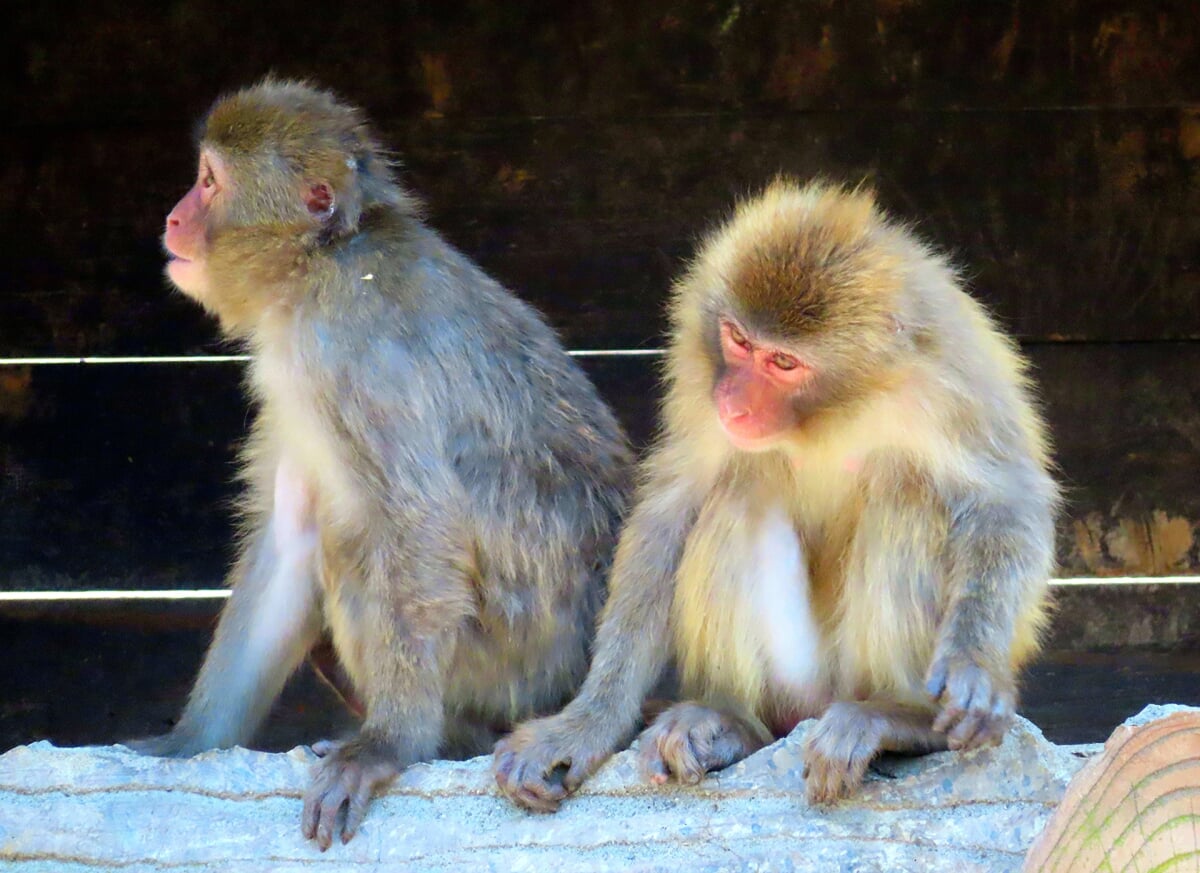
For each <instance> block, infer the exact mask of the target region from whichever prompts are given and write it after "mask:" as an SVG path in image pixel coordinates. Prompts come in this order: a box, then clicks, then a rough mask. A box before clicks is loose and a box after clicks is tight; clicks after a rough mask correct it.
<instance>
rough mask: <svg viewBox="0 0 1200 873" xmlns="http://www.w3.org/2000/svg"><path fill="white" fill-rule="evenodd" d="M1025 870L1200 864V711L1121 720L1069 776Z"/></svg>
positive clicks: (1190, 867) (1084, 871) (1189, 867)
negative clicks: (1099, 749) (1100, 748)
mask: <svg viewBox="0 0 1200 873" xmlns="http://www.w3.org/2000/svg"><path fill="white" fill-rule="evenodd" d="M1024 870H1025V871H1027V873H1034V871H1036V873H1093V871H1097V873H1098V871H1120V870H1128V871H1131V873H1133V871H1164V873H1165V871H1177V873H1183V871H1200V713H1197V712H1178V713H1175V714H1173V715H1169V716H1167V717H1166V718H1162V719H1159V720H1157V721H1152V722H1150V723H1148V724H1144V725H1139V726H1136V727H1130V726H1128V725H1122V726H1121V727H1119V728H1117V729H1116V730H1115V731H1114V732H1113V735H1112V736H1111V737H1109V738H1108V742H1106V743H1105V744H1104V753H1103V754H1102V755H1101V756H1100V757H1098V758H1097V759H1096V760H1094V761H1092V762H1091V763H1089V764H1088V765H1087V766H1086V767H1085V768H1084V769H1082V770H1080V771H1079V773H1078V774H1076V776H1075V778H1074V779H1072V780H1071V784H1070V785H1069V786H1068V787H1067V793H1066V796H1065V797H1064V798H1063V802H1062V803H1061V804H1060V805H1059V807H1058V809H1057V810H1056V811H1055V813H1054V815H1053V817H1051V819H1050V822H1049V823H1048V824H1047V825H1046V829H1045V830H1044V831H1043V832H1042V833H1041V835H1040V836H1039V837H1038V838H1037V840H1036V841H1035V842H1034V844H1033V847H1032V848H1031V849H1030V850H1029V854H1028V856H1027V857H1026V859H1025V867H1024Z"/></svg>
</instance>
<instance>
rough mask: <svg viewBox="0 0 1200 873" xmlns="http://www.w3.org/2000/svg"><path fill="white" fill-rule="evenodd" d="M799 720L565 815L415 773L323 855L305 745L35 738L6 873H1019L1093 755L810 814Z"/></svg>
mask: <svg viewBox="0 0 1200 873" xmlns="http://www.w3.org/2000/svg"><path fill="white" fill-rule="evenodd" d="M807 727H808V725H807V724H806V725H801V726H800V727H799V728H798V729H797V730H796V731H795V732H793V734H792V735H791V736H789V737H787V738H786V739H783V740H780V741H779V742H777V743H775V744H774V745H772V746H769V747H767V748H765V749H763V750H762V751H760V752H759V753H758V754H756V755H753V756H751V757H750V758H748V759H747V760H745V761H743V762H742V763H741V764H738V765H736V766H734V767H732V768H730V769H729V770H727V771H724V772H722V773H720V774H718V775H715V776H713V777H711V778H709V779H708V780H706V781H705V782H703V783H702V784H700V785H699V786H696V787H694V788H681V787H677V786H670V787H667V788H653V787H651V786H648V785H646V784H643V783H642V781H641V780H640V779H639V778H638V775H637V771H636V767H635V761H634V758H633V753H631V752H624V753H622V754H619V755H617V756H615V757H614V758H613V759H612V760H611V761H610V762H609V763H608V764H607V765H606V766H605V767H604V768H603V769H602V770H601V771H600V772H599V773H598V774H597V775H596V776H595V777H594V778H593V779H592V780H591V781H590V782H589V783H588V784H587V785H586V786H585V788H584V789H583V790H582V791H581V792H580V793H579V795H578V796H576V797H574V798H573V799H571V800H570V801H568V802H567V803H566V804H564V807H563V809H562V810H561V811H560V812H559V813H558V814H556V815H554V816H537V815H531V814H528V813H525V812H522V811H520V810H518V809H516V808H515V807H513V806H512V805H510V804H509V803H508V802H507V801H505V800H504V799H503V798H502V797H500V796H499V795H498V794H497V791H496V789H495V786H494V783H493V781H492V777H491V773H490V770H489V765H490V759H488V758H476V759H474V760H471V761H462V762H450V761H435V762H433V763H430V764H423V765H418V766H415V767H412V768H410V769H409V770H408V771H406V772H405V773H404V774H403V775H402V776H401V777H400V778H399V779H397V780H396V782H395V783H394V784H393V785H392V787H391V788H390V790H389V791H388V792H387V793H386V794H385V795H383V796H381V797H378V798H376V800H375V801H374V802H373V804H372V806H371V809H370V810H369V812H368V815H367V821H366V824H365V825H364V826H363V828H362V830H361V831H360V833H359V834H358V836H357V837H356V838H355V839H354V840H353V841H352V842H351V843H350V844H349V845H345V846H343V845H340V844H337V843H335V845H334V846H333V848H331V849H330V850H329V851H328V852H327V853H325V854H322V853H321V852H319V851H318V850H317V849H316V847H315V846H314V845H312V844H310V843H308V842H307V841H305V840H304V839H303V838H302V837H301V836H300V830H299V820H300V804H301V800H300V798H301V796H302V793H303V791H304V788H305V786H306V785H307V784H308V772H309V767H310V765H311V764H312V762H313V760H314V757H313V755H312V753H311V752H310V751H309V750H307V749H304V748H298V749H294V750H292V751H291V752H288V753H287V754H268V753H264V752H253V751H248V750H246V749H233V750H230V751H224V752H210V753H206V754H203V755H199V756H197V757H195V758H192V759H189V760H159V759H153V758H143V757H139V756H137V755H134V754H133V753H131V752H129V751H128V750H126V749H124V748H123V747H120V746H109V747H93V748H79V749H59V748H55V747H54V746H52V745H50V744H49V743H35V744H33V745H30V746H20V747H18V748H15V749H13V750H11V751H9V752H7V753H6V754H4V755H0V867H3V868H4V869H12V870H21V871H31V873H32V871H55V873H79V871H91V870H97V869H104V870H107V869H119V870H123V871H131V873H136V871H142V870H156V869H169V870H174V871H184V873H193V871H195V873H200V871H214V873H215V871H221V873H231V871H263V870H271V871H299V870H314V869H320V870H363V869H377V868H383V869H420V870H424V871H447V873H448V871H456V873H457V871H470V870H538V871H546V870H572V871H617V870H620V871H640V870H646V871H649V870H669V871H672V873H678V871H682V870H687V871H689V873H690V871H725V870H729V871H734V870H756V871H768V870H795V869H803V870H817V871H825V870H828V871H840V870H848V869H853V870H857V871H874V870H879V871H885V870H886V871H894V870H928V871H953V873H968V871H988V873H996V871H1005V870H1018V869H1020V867H1021V862H1022V858H1023V857H1024V855H1025V852H1026V851H1027V850H1028V848H1029V846H1030V844H1031V842H1032V841H1033V839H1034V837H1035V836H1036V835H1037V834H1038V833H1039V832H1040V831H1041V829H1042V828H1043V827H1044V826H1045V824H1046V821H1047V819H1048V818H1049V816H1050V814H1051V812H1052V811H1053V810H1054V808H1055V806H1056V805H1057V804H1058V802H1059V801H1060V800H1061V798H1062V796H1063V793H1064V791H1065V789H1066V786H1067V783H1068V782H1069V781H1070V779H1071V777H1072V775H1073V774H1074V773H1075V772H1076V771H1077V770H1078V769H1079V768H1080V767H1081V766H1082V765H1083V763H1084V762H1085V760H1086V759H1087V758H1088V757H1089V756H1090V755H1091V754H1094V753H1095V751H1097V750H1098V748H1099V747H1089V748H1081V747H1060V746H1055V745H1054V744H1052V743H1050V742H1048V741H1047V740H1046V739H1045V738H1044V737H1043V736H1042V734H1041V732H1040V731H1039V730H1038V729H1037V728H1036V727H1035V726H1034V725H1032V724H1030V723H1029V722H1027V721H1023V720H1022V721H1019V722H1018V723H1017V725H1016V726H1015V727H1014V729H1013V730H1012V731H1011V732H1010V733H1009V736H1008V737H1007V739H1006V740H1005V742H1004V744H1003V745H1002V746H1000V747H999V748H996V749H990V750H985V751H980V752H974V753H970V754H963V755H960V754H954V753H944V754H937V755H930V756H928V757H925V758H919V759H900V758H888V759H884V760H883V761H881V762H880V764H879V766H878V767H877V768H876V769H875V770H874V771H873V772H872V773H871V775H870V777H869V780H868V782H867V783H866V785H865V786H864V790H863V791H862V792H861V794H859V795H858V796H857V797H856V798H854V799H853V800H851V801H847V802H844V803H842V804H841V805H839V806H837V807H835V808H833V809H820V810H818V809H810V808H809V807H808V805H807V804H806V803H805V801H804V780H803V777H802V775H801V774H802V771H803V762H802V758H801V748H802V744H803V737H804V733H805V731H806V730H807Z"/></svg>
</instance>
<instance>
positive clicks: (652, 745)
mask: <svg viewBox="0 0 1200 873" xmlns="http://www.w3.org/2000/svg"><path fill="white" fill-rule="evenodd" d="M638 762H639V766H640V769H641V771H642V775H643V776H644V777H645V778H646V779H647V780H649V781H650V782H653V783H655V784H656V785H662V784H664V783H665V782H667V781H668V780H669V779H670V778H671V777H672V776H674V777H675V778H676V779H677V780H679V781H680V782H682V783H683V784H685V785H695V784H696V783H697V782H699V781H700V780H701V779H703V778H704V774H705V773H706V772H707V769H706V768H705V765H704V763H703V762H702V761H701V760H700V755H699V754H698V753H697V749H696V746H695V744H694V743H693V741H692V737H691V736H690V732H689V731H688V730H687V729H686V727H685V726H683V725H680V724H678V723H675V722H673V721H672V720H669V719H668V721H667V723H666V724H663V720H662V719H660V720H659V722H657V723H656V724H655V725H654V726H653V727H651V728H649V729H648V730H647V731H646V732H645V733H643V734H642V741H641V752H640V754H639V755H638Z"/></svg>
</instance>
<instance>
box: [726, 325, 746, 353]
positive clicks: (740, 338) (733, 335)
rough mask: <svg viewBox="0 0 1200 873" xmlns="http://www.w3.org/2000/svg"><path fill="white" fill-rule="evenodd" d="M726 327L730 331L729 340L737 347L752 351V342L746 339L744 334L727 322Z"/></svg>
mask: <svg viewBox="0 0 1200 873" xmlns="http://www.w3.org/2000/svg"><path fill="white" fill-rule="evenodd" d="M725 327H726V329H727V330H728V331H729V338H730V339H731V340H732V341H733V344H734V345H735V346H739V347H740V348H743V349H746V350H747V351H749V350H750V340H748V339H746V335H745V334H744V333H742V332H741V331H740V330H738V329H737V327H735V326H734V325H732V324H729V323H728V322H726V324H725Z"/></svg>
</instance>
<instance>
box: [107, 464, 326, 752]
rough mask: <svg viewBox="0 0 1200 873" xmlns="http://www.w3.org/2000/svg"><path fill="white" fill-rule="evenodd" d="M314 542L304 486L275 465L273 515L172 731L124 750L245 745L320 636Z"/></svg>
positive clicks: (238, 575) (251, 544)
mask: <svg viewBox="0 0 1200 873" xmlns="http://www.w3.org/2000/svg"><path fill="white" fill-rule="evenodd" d="M315 537H316V534H315V531H314V530H313V528H312V524H311V516H310V514H309V505H308V495H307V493H306V491H305V489H304V486H303V483H302V482H300V480H299V479H298V478H297V477H296V475H295V472H294V471H293V470H292V469H291V468H290V467H289V466H288V465H287V464H286V463H281V464H280V465H279V467H278V469H277V471H276V476H275V495H274V509H273V511H272V514H271V516H270V517H269V518H268V519H267V520H266V521H265V522H264V523H263V525H262V526H261V527H260V528H259V529H258V530H256V531H254V532H253V533H251V534H250V535H249V536H248V537H247V539H246V541H245V543H244V545H243V549H242V553H241V555H240V557H239V559H238V562H237V564H236V565H235V567H234V569H233V573H232V574H231V581H232V585H233V592H232V595H231V596H230V598H229V602H228V603H227V604H226V606H225V609H224V610H223V611H222V613H221V619H220V621H219V622H218V624H217V630H216V634H215V636H214V637H213V642H212V645H210V646H209V649H208V653H207V654H206V655H205V657H204V664H203V666H202V667H201V668H200V674H199V676H198V677H197V679H196V684H195V686H194V687H193V689H192V693H191V696H190V697H189V699H188V703H187V707H186V708H185V709H184V711H183V715H182V717H181V718H180V720H179V723H178V724H177V725H176V727H175V729H174V730H172V731H171V733H169V734H165V735H163V736H160V737H151V738H148V739H144V740H137V741H134V742H132V743H130V744H129V745H130V747H131V748H134V749H136V750H137V751H139V752H142V753H144V754H150V755H165V756H173V757H174V756H187V755H194V754H196V753H197V752H202V751H204V750H206V749H214V748H218V749H220V748H228V747H229V746H234V745H238V744H240V743H245V742H247V741H248V740H249V739H250V738H251V736H252V735H253V733H254V730H255V729H256V728H257V727H258V725H259V724H260V723H261V722H262V720H263V718H264V717H266V714H267V712H268V711H269V710H270V708H271V705H272V704H273V703H274V701H275V698H276V697H278V696H279V692H280V691H281V690H282V689H283V685H284V683H285V682H286V681H287V678H288V677H289V676H290V675H291V674H292V672H293V671H294V670H295V669H296V667H297V666H298V665H299V664H300V662H301V661H302V660H303V658H304V655H305V653H306V652H307V651H308V650H309V648H310V647H311V646H312V644H313V642H314V641H315V640H316V638H317V635H318V634H319V633H320V628H321V611H320V605H319V602H318V591H317V583H316V579H315V575H314V571H313V565H312V560H313V550H314V548H315Z"/></svg>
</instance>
